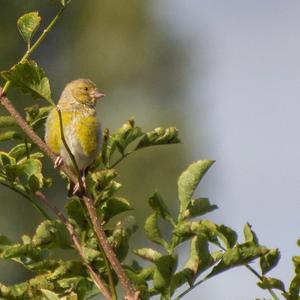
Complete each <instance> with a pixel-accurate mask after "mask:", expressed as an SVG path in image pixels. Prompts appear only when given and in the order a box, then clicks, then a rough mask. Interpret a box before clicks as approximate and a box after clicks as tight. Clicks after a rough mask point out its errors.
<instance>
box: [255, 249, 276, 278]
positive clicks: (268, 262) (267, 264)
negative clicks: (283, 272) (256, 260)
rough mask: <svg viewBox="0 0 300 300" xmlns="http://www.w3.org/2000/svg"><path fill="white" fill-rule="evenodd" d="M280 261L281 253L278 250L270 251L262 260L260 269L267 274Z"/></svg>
mask: <svg viewBox="0 0 300 300" xmlns="http://www.w3.org/2000/svg"><path fill="white" fill-rule="evenodd" d="M279 260H280V252H279V250H278V249H271V250H269V251H268V252H267V253H266V254H265V255H264V256H262V257H261V258H260V267H261V271H262V274H263V275H265V274H267V273H268V272H269V271H270V270H272V269H273V268H274V267H275V266H276V265H277V264H278V262H279Z"/></svg>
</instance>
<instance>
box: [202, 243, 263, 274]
mask: <svg viewBox="0 0 300 300" xmlns="http://www.w3.org/2000/svg"><path fill="white" fill-rule="evenodd" d="M266 252H267V249H266V248H265V247H263V246H257V245H254V244H253V243H244V244H240V245H236V246H235V247H234V248H232V249H227V250H226V252H224V254H223V257H222V259H221V261H220V262H219V263H218V264H217V265H216V266H215V267H214V268H213V269H212V271H211V272H210V273H209V274H208V275H207V278H210V277H213V276H215V275H217V274H219V273H221V272H224V271H227V270H229V269H231V268H233V267H236V266H240V265H244V264H247V263H249V262H251V261H252V260H254V259H255V258H258V257H260V256H262V255H264V254H266Z"/></svg>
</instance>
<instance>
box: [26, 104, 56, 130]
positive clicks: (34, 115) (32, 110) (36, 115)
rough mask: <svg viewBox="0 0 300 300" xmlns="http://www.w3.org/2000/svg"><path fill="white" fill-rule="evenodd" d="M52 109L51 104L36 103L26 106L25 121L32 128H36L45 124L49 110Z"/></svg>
mask: <svg viewBox="0 0 300 300" xmlns="http://www.w3.org/2000/svg"><path fill="white" fill-rule="evenodd" d="M52 109H53V106H42V107H40V106H39V105H38V104H35V105H32V106H30V107H26V108H25V111H26V121H27V123H28V124H29V125H30V126H31V127H32V129H33V130H37V129H39V128H41V127H43V126H44V125H45V122H46V120H47V117H48V114H49V111H50V110H52Z"/></svg>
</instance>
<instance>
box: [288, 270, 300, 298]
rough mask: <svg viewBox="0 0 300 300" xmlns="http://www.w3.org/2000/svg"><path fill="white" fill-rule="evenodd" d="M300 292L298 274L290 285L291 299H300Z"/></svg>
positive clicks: (299, 276) (299, 277)
mask: <svg viewBox="0 0 300 300" xmlns="http://www.w3.org/2000/svg"><path fill="white" fill-rule="evenodd" d="M299 293H300V275H298V274H297V275H296V276H295V277H294V278H293V280H292V281H291V283H290V286H289V298H288V299H289V300H298V299H299Z"/></svg>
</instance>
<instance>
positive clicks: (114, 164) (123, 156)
mask: <svg viewBox="0 0 300 300" xmlns="http://www.w3.org/2000/svg"><path fill="white" fill-rule="evenodd" d="M134 151H135V150H132V151H129V152H127V153H125V154H124V155H122V156H121V157H120V158H119V159H117V160H116V161H115V162H114V163H113V164H112V165H111V166H109V167H108V169H113V168H114V167H115V166H116V165H118V164H119V163H120V162H121V161H122V160H123V159H124V158H126V157H127V156H129V155H130V154H132V153H133V152H134Z"/></svg>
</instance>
